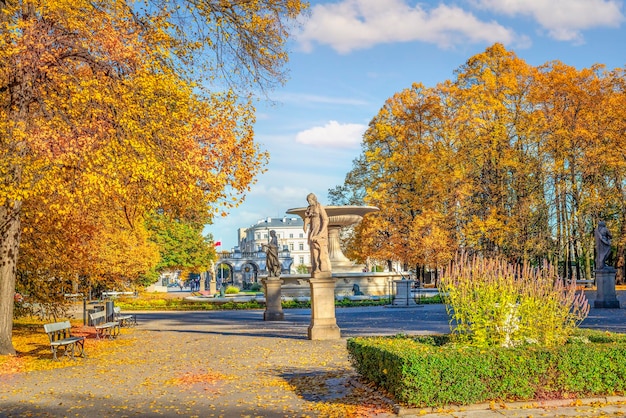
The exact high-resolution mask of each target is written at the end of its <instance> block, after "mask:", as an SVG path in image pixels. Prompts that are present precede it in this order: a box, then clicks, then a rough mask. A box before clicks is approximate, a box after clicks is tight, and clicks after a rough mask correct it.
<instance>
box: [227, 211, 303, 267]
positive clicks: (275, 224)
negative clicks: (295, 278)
mask: <svg viewBox="0 0 626 418" xmlns="http://www.w3.org/2000/svg"><path fill="white" fill-rule="evenodd" d="M303 227H304V221H303V220H302V218H300V217H293V215H291V216H284V217H282V218H265V219H261V220H259V221H258V222H257V223H256V224H254V225H251V226H249V227H248V228H240V229H239V231H238V235H239V237H238V238H239V250H240V251H241V252H244V253H246V252H250V253H251V252H255V251H261V250H262V249H261V245H262V244H267V243H268V242H269V232H270V231H271V230H274V231H276V236H277V238H278V246H279V249H280V250H282V249H285V248H287V249H288V250H289V252H290V254H291V257H292V258H293V264H292V266H291V273H295V272H296V268H297V267H298V266H299V265H302V264H303V265H305V266H307V267H310V266H311V253H310V252H309V244H308V243H307V234H306V233H305V232H304V230H303Z"/></svg>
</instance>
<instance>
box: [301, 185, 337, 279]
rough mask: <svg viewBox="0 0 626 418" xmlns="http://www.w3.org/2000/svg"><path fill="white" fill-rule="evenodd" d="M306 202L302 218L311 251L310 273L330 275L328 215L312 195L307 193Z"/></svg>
mask: <svg viewBox="0 0 626 418" xmlns="http://www.w3.org/2000/svg"><path fill="white" fill-rule="evenodd" d="M306 200H307V202H308V203H309V206H308V207H307V209H306V212H305V216H304V232H307V228H308V233H309V236H308V238H309V240H308V242H309V248H310V250H311V267H312V268H311V273H321V272H328V273H330V271H331V268H330V257H329V255H328V215H327V214H326V210H325V209H324V207H323V206H322V205H321V204H320V203H319V202H318V201H317V197H316V196H315V195H314V194H313V193H309V194H308V196H307V197H306Z"/></svg>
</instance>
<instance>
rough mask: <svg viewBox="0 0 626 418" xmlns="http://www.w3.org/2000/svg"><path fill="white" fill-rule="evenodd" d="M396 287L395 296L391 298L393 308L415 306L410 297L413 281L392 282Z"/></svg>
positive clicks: (411, 296) (413, 300)
mask: <svg viewBox="0 0 626 418" xmlns="http://www.w3.org/2000/svg"><path fill="white" fill-rule="evenodd" d="M393 282H394V284H395V285H396V294H395V296H394V298H393V306H410V307H414V306H417V304H416V303H415V299H413V295H411V289H412V288H413V284H414V283H415V280H394V281H393Z"/></svg>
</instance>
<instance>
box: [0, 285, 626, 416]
mask: <svg viewBox="0 0 626 418" xmlns="http://www.w3.org/2000/svg"><path fill="white" fill-rule="evenodd" d="M621 293H622V292H620V299H621V298H622V296H626V295H622V294H621ZM590 300H593V297H592V296H591V295H590ZM622 303H623V304H624V302H623V301H622ZM623 306H624V305H623ZM138 321H139V326H138V327H137V328H135V329H134V330H133V331H132V332H130V333H126V334H123V335H122V336H121V337H120V339H119V340H118V341H115V342H114V343H115V344H120V346H121V347H120V348H119V350H118V354H116V355H115V357H114V358H101V357H100V358H98V357H95V356H90V357H88V358H86V359H77V360H76V364H75V365H73V366H70V367H68V368H63V369H57V370H48V371H37V372H31V373H25V374H20V375H15V376H13V377H11V378H0V416H1V417H10V416H15V417H17V416H20V417H22V416H43V417H61V416H63V417H65V416H67V417H69V416H72V417H95V416H101V417H132V416H147V417H170V416H171V417H175V416H176V417H181V416H183V417H193V416H197V417H268V418H272V417H346V416H362V417H381V418H382V417H392V416H396V415H397V414H396V413H394V409H393V407H394V405H393V404H392V403H389V404H387V406H385V405H386V404H385V401H389V400H388V399H386V398H385V397H384V396H383V395H381V394H380V393H377V392H376V391H375V390H372V389H371V388H369V387H368V386H366V385H363V384H362V383H361V382H360V381H359V378H358V376H357V375H356V374H355V373H354V371H353V370H352V368H351V366H350V363H349V359H348V355H347V351H346V341H345V339H346V338H347V337H351V336H357V335H395V334H398V333H407V334H416V333H420V334H424V333H442V332H448V330H449V328H448V321H447V315H446V312H445V308H444V307H443V306H442V305H425V306H422V307H418V308H383V307H369V308H343V309H342V308H338V309H337V323H338V325H339V327H340V328H341V330H342V338H341V339H339V340H334V341H309V340H307V339H306V334H307V327H308V325H309V322H310V311H309V310H305V309H296V310H285V320H284V321H277V322H266V321H263V311H262V310H251V311H206V312H152V313H148V312H144V313H139V314H138ZM583 326H584V327H593V328H600V329H606V330H612V331H617V332H626V309H603V310H596V309H592V310H591V313H590V315H589V317H588V318H587V319H586V320H585V322H584V323H583ZM107 343H109V342H107V341H105V342H103V344H107ZM612 401H615V402H614V403H612V404H609V405H607V404H605V403H604V402H600V403H599V404H594V405H589V406H585V405H577V406H567V405H565V406H564V405H546V406H545V407H543V408H532V405H529V404H524V405H521V404H517V405H510V406H509V408H508V409H497V410H491V409H489V406H488V405H481V406H478V407H476V408H475V409H473V408H464V409H462V410H457V411H442V412H439V413H435V414H433V413H428V412H430V411H421V410H404V409H399V410H398V409H396V410H395V411H396V412H399V414H400V415H402V416H422V417H530V416H536V417H561V416H585V417H589V416H603V415H604V416H606V415H613V416H626V406H625V405H623V404H618V403H617V401H618V399H613V400H612ZM380 405H383V406H385V407H384V408H381V407H380Z"/></svg>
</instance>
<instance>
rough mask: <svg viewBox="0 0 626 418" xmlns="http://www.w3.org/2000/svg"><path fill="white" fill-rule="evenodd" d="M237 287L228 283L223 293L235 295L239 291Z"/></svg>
mask: <svg viewBox="0 0 626 418" xmlns="http://www.w3.org/2000/svg"><path fill="white" fill-rule="evenodd" d="M239 290H240V289H239V288H238V287H237V286H233V285H229V286H228V287H226V290H224V293H226V294H227V295H236V294H237V293H239Z"/></svg>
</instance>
